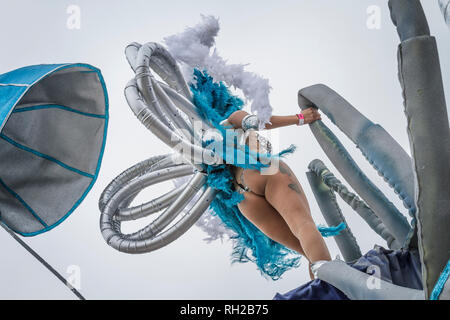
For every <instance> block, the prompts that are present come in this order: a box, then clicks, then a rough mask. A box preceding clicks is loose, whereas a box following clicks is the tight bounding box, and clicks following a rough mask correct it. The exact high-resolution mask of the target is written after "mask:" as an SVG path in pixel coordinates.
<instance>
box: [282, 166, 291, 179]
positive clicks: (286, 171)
mask: <svg viewBox="0 0 450 320" xmlns="http://www.w3.org/2000/svg"><path fill="white" fill-rule="evenodd" d="M280 172H281V173H284V174H287V175H288V176H289V177H290V176H291V172H290V170H289V169H288V168H286V167H285V166H284V165H283V164H281V163H280Z"/></svg>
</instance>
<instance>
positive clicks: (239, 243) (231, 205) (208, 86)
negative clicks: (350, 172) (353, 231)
mask: <svg viewBox="0 0 450 320" xmlns="http://www.w3.org/2000/svg"><path fill="white" fill-rule="evenodd" d="M194 80H195V83H194V84H191V86H190V89H191V91H192V94H193V102H194V104H195V106H196V107H197V108H198V110H199V112H200V116H201V117H202V118H203V119H205V120H207V121H208V122H210V123H212V124H213V125H214V127H215V128H216V129H217V130H218V131H219V132H220V133H221V134H222V136H223V138H224V139H225V137H226V135H225V128H223V127H222V126H221V125H220V122H221V121H222V120H224V119H227V118H228V117H229V116H230V115H231V114H232V113H233V112H235V111H237V110H241V109H242V106H243V104H244V103H243V101H242V100H241V99H239V98H238V97H236V96H233V95H232V94H231V93H230V91H229V90H228V88H227V87H226V86H225V85H224V84H223V83H222V82H219V83H216V82H214V81H213V79H212V77H210V76H209V75H208V74H207V72H206V71H203V72H201V71H199V70H197V69H195V70H194ZM212 142H213V141H207V142H205V145H206V146H208V145H210V144H211V143H212ZM224 145H226V144H224ZM241 147H242V148H240V149H239V148H235V149H234V150H233V151H234V152H232V153H231V154H233V156H234V157H235V158H236V157H237V156H238V154H239V152H242V150H244V152H245V159H247V160H248V159H249V158H250V157H252V156H253V157H254V156H258V154H256V155H255V154H254V153H253V152H252V151H250V150H249V148H248V146H241ZM226 148H227V147H225V146H224V148H223V150H215V151H216V152H217V151H219V153H221V154H222V155H224V160H225V162H227V163H233V165H230V164H222V165H216V166H212V165H204V166H205V171H206V172H207V173H208V180H207V185H208V186H210V187H212V188H214V189H216V190H217V191H218V194H217V196H216V197H215V199H214V201H213V202H212V203H211V206H210V207H211V209H212V210H213V214H215V215H217V216H218V217H219V218H220V219H221V220H222V222H223V223H224V224H225V225H226V226H227V227H228V228H230V229H231V230H232V231H234V233H235V234H236V235H235V236H234V237H233V240H234V246H233V252H232V262H248V261H252V262H254V263H256V265H257V266H258V269H259V270H260V271H261V273H262V275H264V276H268V277H270V278H271V279H273V280H277V279H279V278H280V277H281V275H282V274H283V273H284V272H285V271H287V270H288V269H291V268H294V267H298V265H299V263H300V255H299V254H298V253H296V252H295V251H293V250H290V249H288V248H286V247H285V246H283V245H281V244H279V243H277V242H275V241H273V240H272V239H270V238H269V237H267V236H266V235H265V234H264V233H262V232H261V231H260V230H259V229H258V228H256V227H255V226H254V225H253V223H251V222H250V221H249V220H247V218H245V217H244V216H243V215H242V213H241V212H240V211H239V209H238V207H237V204H238V203H239V202H241V201H242V200H243V199H244V196H243V195H242V194H240V193H239V192H236V191H234V186H233V179H234V176H233V173H232V171H231V168H232V166H238V167H242V168H246V169H249V168H251V169H261V168H263V167H267V165H265V164H263V163H261V162H259V161H255V163H254V164H249V161H245V163H244V164H240V163H239V162H238V161H233V160H235V159H229V157H227V156H228V155H229V154H230V152H226V151H227V149H226ZM294 149H295V148H294V147H292V146H291V147H290V148H288V149H286V150H284V151H282V152H280V153H279V154H277V155H266V156H268V157H270V158H275V157H280V156H282V155H283V154H286V153H292V152H293V151H294ZM228 151H229V150H228ZM252 153H253V154H252Z"/></svg>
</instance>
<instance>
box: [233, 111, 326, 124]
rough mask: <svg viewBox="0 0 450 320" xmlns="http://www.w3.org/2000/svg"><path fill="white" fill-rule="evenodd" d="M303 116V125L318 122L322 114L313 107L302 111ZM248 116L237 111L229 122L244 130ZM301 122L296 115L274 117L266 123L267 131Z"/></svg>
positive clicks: (243, 112)
mask: <svg viewBox="0 0 450 320" xmlns="http://www.w3.org/2000/svg"><path fill="white" fill-rule="evenodd" d="M301 114H302V115H303V118H304V123H303V124H308V123H312V122H314V121H316V120H321V117H320V113H319V112H318V111H317V109H316V108H312V107H311V108H308V109H305V110H302V111H301ZM246 116H249V113H247V112H245V111H243V110H239V111H235V112H233V113H232V114H231V115H230V117H229V118H228V121H229V122H230V123H231V125H232V126H233V127H234V128H235V129H238V128H242V120H244V118H245V117H246ZM300 121H301V120H300V119H299V116H298V115H295V114H294V115H291V116H272V117H271V118H270V122H271V123H266V125H265V129H275V128H280V127H286V126H291V125H298V124H299V123H300Z"/></svg>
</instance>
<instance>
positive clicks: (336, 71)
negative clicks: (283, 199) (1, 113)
mask: <svg viewBox="0 0 450 320" xmlns="http://www.w3.org/2000/svg"><path fill="white" fill-rule="evenodd" d="M422 3H423V5H424V9H425V13H426V15H427V17H428V20H429V24H430V28H431V31H432V34H433V35H435V36H436V37H437V41H438V47H439V50H440V58H441V67H442V73H443V78H444V87H445V89H446V94H447V97H449V83H450V73H449V71H450V61H449V60H448V59H446V57H449V56H450V40H449V38H450V30H449V29H448V28H447V27H446V25H445V23H444V21H443V18H442V16H441V13H440V11H439V7H438V4H437V0H436V1H432V0H427V1H422ZM0 4H1V10H0V30H1V31H0V32H1V39H2V50H0V59H1V61H2V64H1V65H0V73H4V72H7V71H10V70H12V69H15V68H19V67H22V66H26V65H33V64H41V63H63V62H85V63H89V64H92V65H94V66H96V67H98V68H100V69H101V70H102V72H103V75H104V77H105V80H106V85H107V88H108V92H109V98H110V115H111V119H110V127H109V134H108V140H107V146H106V151H105V154H104V160H103V167H102V170H101V172H100V176H99V179H98V181H97V183H96V185H95V186H94V188H93V189H92V191H91V192H90V194H89V195H88V197H87V198H86V200H85V201H84V202H83V203H82V205H81V206H80V207H79V209H78V210H77V211H76V212H75V213H74V214H73V215H72V216H71V217H70V218H69V219H68V220H66V221H65V222H64V223H63V224H62V225H61V226H59V227H58V228H56V229H55V230H53V231H51V232H49V233H47V234H44V235H41V236H38V237H35V238H29V239H25V240H26V241H27V242H28V243H29V244H30V245H31V246H32V247H33V248H35V249H36V250H37V251H38V252H39V253H40V254H41V255H42V256H43V257H44V258H46V259H47V260H48V261H49V262H50V263H51V264H52V265H53V266H54V267H56V268H57V269H58V270H60V271H61V272H62V273H63V274H64V275H66V276H68V274H67V273H65V271H66V270H67V268H68V267H69V266H71V265H76V266H79V267H80V270H81V286H82V287H81V292H82V293H83V294H84V295H85V296H86V298H90V299H271V298H272V297H273V296H274V295H275V293H276V292H286V291H288V290H291V289H293V288H295V287H297V286H300V285H301V284H303V283H305V282H306V281H308V279H309V277H308V273H307V270H306V265H307V264H306V263H303V264H302V266H301V267H300V268H298V269H295V270H291V271H289V272H287V273H286V274H285V275H284V277H283V278H282V279H281V280H279V281H275V282H274V281H269V280H266V279H264V278H263V277H262V276H261V275H260V274H259V271H257V270H256V266H255V265H254V264H251V263H247V264H234V265H232V266H231V265H230V259H229V256H230V253H231V244H230V243H226V242H225V243H220V242H215V243H212V244H207V243H205V242H204V241H202V239H203V238H204V237H205V234H204V233H203V232H202V231H200V230H199V229H198V228H195V227H194V228H192V229H191V230H189V231H188V232H187V233H186V234H185V235H183V236H182V237H181V238H180V239H178V240H177V241H175V242H174V243H172V244H170V245H169V246H167V247H165V248H163V249H160V250H158V251H156V252H152V253H148V254H144V255H135V256H134V255H126V254H123V253H119V252H117V251H115V250H114V249H112V248H110V247H109V246H107V245H106V243H105V242H104V240H103V238H102V236H101V234H100V230H99V221H98V220H99V210H98V206H97V201H98V198H99V196H100V194H101V192H102V190H103V189H104V187H105V186H106V185H107V184H108V183H109V181H110V180H111V179H112V178H114V177H115V176H116V175H117V174H119V173H120V172H122V171H123V170H125V169H126V168H128V167H130V166H131V165H133V164H135V163H137V162H138V161H141V160H143V159H146V158H148V157H150V156H152V155H155V154H163V153H166V152H168V151H170V150H169V149H168V148H167V147H166V146H165V145H163V144H162V143H161V142H160V141H158V140H157V139H156V138H155V137H154V136H152V135H151V134H150V133H149V132H148V131H147V130H146V129H145V128H144V127H143V126H142V125H140V123H139V122H138V120H137V119H136V118H135V117H134V115H133V114H132V112H131V111H130V110H129V108H128V106H127V104H126V102H125V98H124V97H123V89H124V86H125V84H126V83H127V82H128V80H129V79H130V78H131V77H132V76H133V73H132V71H131V69H130V68H129V66H128V63H127V62H126V59H125V56H124V49H125V46H126V45H127V44H128V43H130V42H133V41H137V42H140V43H144V42H161V41H162V39H163V38H164V37H165V36H167V35H171V34H173V33H176V32H180V31H182V30H183V29H184V28H185V27H186V26H191V25H194V24H196V23H197V22H198V21H199V19H200V14H213V15H215V16H218V17H219V18H220V24H221V30H220V33H219V36H218V39H217V48H218V50H219V52H220V53H221V55H222V56H223V57H224V58H226V59H228V60H229V62H230V63H250V65H249V66H248V70H251V71H254V72H257V73H259V74H261V75H262V76H264V77H266V78H268V79H269V80H270V84H271V86H272V88H273V90H272V93H271V96H270V99H271V103H272V105H273V107H274V113H275V114H280V115H282V114H293V113H296V112H298V107H297V91H298V90H299V89H301V88H303V87H306V86H309V85H312V84H315V83H324V84H326V85H328V86H330V87H331V88H333V89H334V90H336V91H337V92H338V93H340V94H341V95H342V96H343V97H344V98H346V99H347V100H348V101H349V102H350V103H352V104H353V105H354V106H355V107H357V108H358V109H359V110H360V111H361V112H362V113H363V114H365V115H366V116H367V117H368V118H370V119H371V120H373V121H374V122H376V123H379V124H381V125H383V126H384V128H385V129H386V130H387V131H388V132H389V133H390V134H391V135H392V136H393V137H394V138H395V139H396V140H397V141H398V142H399V143H400V145H402V146H403V147H404V148H405V150H408V152H409V144H408V138H407V135H406V126H405V124H406V121H405V117H404V113H403V105H402V99H401V90H400V85H399V83H398V80H397V61H396V52H397V45H398V37H397V34H396V31H395V29H394V27H393V25H392V23H391V21H390V17H389V11H388V8H387V4H386V1H382V0H370V1H369V0H358V1H351V0H341V1H331V0H328V1H325V0H302V1H300V0H282V1H268V0H263V1H261V0H259V1H256V0H247V1H236V0H229V1H211V0H208V1H206V0H195V1H194V0H193V1H181V0H180V1H175V0H165V1H148V0H133V1H118V0H115V1H112V0H95V1H92V0H91V1H87V0H83V1H81V0H78V1H77V0H73V1H63V0H60V1H51V0H41V1H31V0H29V1H26V0H16V1H6V0H0ZM71 4H75V5H78V6H79V7H80V9H81V29H80V30H69V29H67V27H66V20H67V17H68V14H67V13H66V9H67V7H68V6H69V5H71ZM370 5H378V6H379V7H380V8H381V25H380V26H381V28H380V29H379V30H369V29H368V28H367V26H366V21H367V17H368V16H367V13H366V10H367V8H368V6H370ZM327 123H329V122H327ZM332 129H335V133H336V134H337V135H338V136H339V137H340V138H341V141H342V142H343V143H344V144H345V145H346V146H347V147H348V149H349V151H350V152H351V153H352V154H353V155H354V158H355V160H356V161H357V162H358V164H359V165H360V166H361V167H362V168H363V170H364V171H365V172H366V173H367V175H368V176H369V177H370V178H371V179H372V180H373V181H374V182H375V184H377V185H378V186H379V187H380V188H381V189H382V190H383V191H385V194H386V195H387V196H388V197H389V199H391V201H393V202H394V203H395V204H396V205H397V206H398V207H399V208H402V212H404V213H406V211H405V210H404V209H403V206H402V205H401V203H400V201H399V200H398V199H397V198H396V196H395V195H394V193H393V192H392V190H390V189H389V187H388V186H387V185H386V184H385V183H384V182H383V181H382V179H381V178H380V177H379V176H378V174H377V173H376V172H375V171H374V170H373V169H372V168H371V167H370V166H369V164H368V163H367V162H366V161H365V160H364V158H363V157H362V155H360V153H359V151H358V150H357V149H356V148H354V147H353V146H352V144H351V143H349V141H348V140H347V139H345V137H343V135H342V134H340V133H339V132H337V130H336V128H333V127H332ZM278 135H279V138H280V139H279V141H280V146H281V147H285V146H289V145H290V144H291V143H293V144H296V145H297V146H298V151H297V152H296V153H295V154H294V155H292V156H290V157H289V158H287V160H286V161H287V162H288V164H289V165H290V166H291V167H292V169H293V171H294V172H296V174H297V176H298V178H299V180H300V182H301V183H302V185H303V188H304V189H305V192H306V193H307V196H308V198H309V200H310V205H311V209H312V213H313V216H314V217H315V220H316V222H317V223H323V222H324V220H323V218H322V217H321V214H320V212H319V209H318V206H317V204H316V203H315V200H314V197H313V195H312V192H311V190H310V188H309V185H308V182H307V179H306V176H305V174H304V173H305V171H306V170H307V166H308V163H309V162H310V161H312V160H313V159H315V158H319V159H322V160H323V161H324V162H325V163H326V165H328V166H329V168H330V169H332V170H333V172H334V173H335V174H336V175H337V176H338V178H340V179H341V180H342V181H343V179H342V178H341V177H340V175H339V174H338V173H337V172H336V170H335V169H334V168H333V167H332V165H331V163H330V162H329V161H328V160H327V158H326V156H325V155H324V153H323V152H322V150H321V149H320V147H319V146H318V144H317V143H316V141H315V140H314V139H313V136H312V134H311V133H310V131H309V129H308V128H307V127H290V128H285V129H282V130H280V131H279V132H278ZM169 187H170V186H169V184H163V185H161V186H158V187H157V188H153V189H151V190H149V191H147V192H146V196H147V197H150V198H154V197H155V196H156V195H157V194H160V192H161V190H162V189H166V190H168V189H169ZM143 199H148V198H145V197H141V200H143ZM341 207H342V210H343V212H344V215H345V216H346V218H347V221H348V223H349V225H350V227H351V229H352V231H353V233H354V234H355V236H356V237H357V239H358V241H359V244H360V247H361V249H362V251H363V252H366V251H368V250H369V249H371V248H372V247H373V245H374V244H375V243H377V244H382V245H384V243H383V241H382V239H381V238H379V237H378V236H376V235H375V234H374V233H373V232H372V231H371V230H370V229H369V228H368V227H367V226H366V225H365V224H364V222H363V221H362V220H361V219H360V218H359V217H357V216H356V214H355V213H353V212H352V210H351V209H349V207H347V206H346V205H344V204H343V203H342V202H341ZM326 241H327V244H328V245H329V247H330V250H331V252H332V255H333V256H336V255H337V254H338V250H337V248H336V246H335V243H334V240H333V239H327V240H326ZM0 243H1V244H2V253H3V254H2V257H1V259H2V260H1V262H2V263H0V283H1V290H0V298H2V299H19V298H25V299H72V298H73V296H72V294H71V293H70V292H69V291H68V290H67V289H66V288H65V287H64V286H63V285H62V284H60V283H59V282H58V280H57V279H56V278H54V277H53V276H52V275H51V274H50V273H49V272H47V271H46V270H45V269H44V268H43V267H42V266H41V265H40V264H39V263H38V262H37V261H35V260H34V258H32V257H31V256H30V255H29V254H28V253H27V252H25V251H24V250H23V249H22V248H21V247H19V246H18V244H16V243H15V242H14V240H12V239H11V238H10V237H9V236H8V235H7V234H6V233H5V232H1V230H0Z"/></svg>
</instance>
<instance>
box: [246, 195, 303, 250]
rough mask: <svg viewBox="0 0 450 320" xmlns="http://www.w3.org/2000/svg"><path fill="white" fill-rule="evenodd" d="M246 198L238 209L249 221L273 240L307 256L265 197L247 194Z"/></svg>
mask: <svg viewBox="0 0 450 320" xmlns="http://www.w3.org/2000/svg"><path fill="white" fill-rule="evenodd" d="M244 197H245V199H244V200H243V201H241V202H240V203H239V205H238V207H239V210H240V211H241V213H242V214H243V215H244V216H245V217H246V218H247V219H248V220H250V221H251V222H252V223H253V224H254V225H255V226H256V227H257V228H258V229H259V230H261V232H263V233H264V234H265V235H266V236H268V237H269V238H271V239H272V240H274V241H276V242H278V243H281V244H282V245H284V246H285V247H287V248H289V249H292V250H295V251H297V252H298V253H300V254H302V255H305V253H304V251H303V248H302V246H301V245H300V241H299V240H298V239H297V237H296V236H295V235H294V234H293V233H292V232H291V229H290V228H289V226H288V225H287V224H286V221H284V219H283V218H282V217H281V216H280V214H279V213H278V212H277V211H276V210H275V209H274V208H273V207H272V206H271V205H270V204H269V203H268V202H267V201H266V199H265V198H264V197H263V196H260V195H256V194H254V193H253V192H245V193H244Z"/></svg>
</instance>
